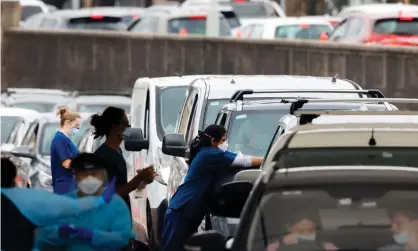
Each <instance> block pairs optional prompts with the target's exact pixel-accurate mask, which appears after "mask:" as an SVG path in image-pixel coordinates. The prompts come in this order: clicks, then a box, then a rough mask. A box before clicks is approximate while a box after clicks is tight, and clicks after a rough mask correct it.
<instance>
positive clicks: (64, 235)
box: [58, 225, 75, 240]
mask: <svg viewBox="0 0 418 251" xmlns="http://www.w3.org/2000/svg"><path fill="white" fill-rule="evenodd" d="M74 230H75V229H74V226H73V225H64V226H61V227H59V228H58V236H59V237H60V238H61V239H62V240H68V239H69V238H70V237H71V235H72V234H73V233H74Z"/></svg>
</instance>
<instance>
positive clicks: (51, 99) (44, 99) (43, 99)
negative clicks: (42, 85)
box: [8, 94, 70, 104]
mask: <svg viewBox="0 0 418 251" xmlns="http://www.w3.org/2000/svg"><path fill="white" fill-rule="evenodd" d="M69 99H70V98H69V97H61V96H57V95H48V94H46V95H42V94H39V95H36V96H35V95H31V96H22V97H18V98H16V99H13V100H11V101H10V102H8V104H18V103H26V102H39V103H44V104H45V103H60V102H63V101H64V102H65V101H66V100H69Z"/></svg>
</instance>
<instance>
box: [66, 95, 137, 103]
mask: <svg viewBox="0 0 418 251" xmlns="http://www.w3.org/2000/svg"><path fill="white" fill-rule="evenodd" d="M70 102H71V103H77V104H130V103H131V102H132V99H131V98H129V97H125V96H116V95H115V96H111V95H80V96H77V97H75V98H74V99H72V100H71V101H70Z"/></svg>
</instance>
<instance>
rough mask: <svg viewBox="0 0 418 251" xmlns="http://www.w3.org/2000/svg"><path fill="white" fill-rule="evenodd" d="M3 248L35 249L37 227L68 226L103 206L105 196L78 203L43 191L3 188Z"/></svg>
mask: <svg viewBox="0 0 418 251" xmlns="http://www.w3.org/2000/svg"><path fill="white" fill-rule="evenodd" d="M1 197H2V200H1V214H2V219H1V226H2V229H3V231H2V232H1V249H2V250H5V251H8V250H19V251H26V250H30V249H31V248H32V247H33V242H34V231H35V229H36V228H37V227H46V226H49V225H53V224H66V223H68V220H69V219H70V218H73V217H75V216H79V215H81V214H82V213H85V212H87V211H89V210H92V209H96V208H99V207H101V206H102V205H103V204H104V203H103V200H102V199H101V197H97V196H90V197H85V198H81V199H78V200H75V199H73V198H69V197H65V196H60V195H57V194H53V193H50V192H48V191H46V190H41V189H25V188H2V189H1Z"/></svg>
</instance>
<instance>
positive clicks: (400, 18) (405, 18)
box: [399, 17, 414, 21]
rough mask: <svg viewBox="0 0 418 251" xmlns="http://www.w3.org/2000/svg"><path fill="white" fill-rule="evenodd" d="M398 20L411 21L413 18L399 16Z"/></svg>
mask: <svg viewBox="0 0 418 251" xmlns="http://www.w3.org/2000/svg"><path fill="white" fill-rule="evenodd" d="M399 20H401V21H412V20H414V18H413V17H399Z"/></svg>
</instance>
